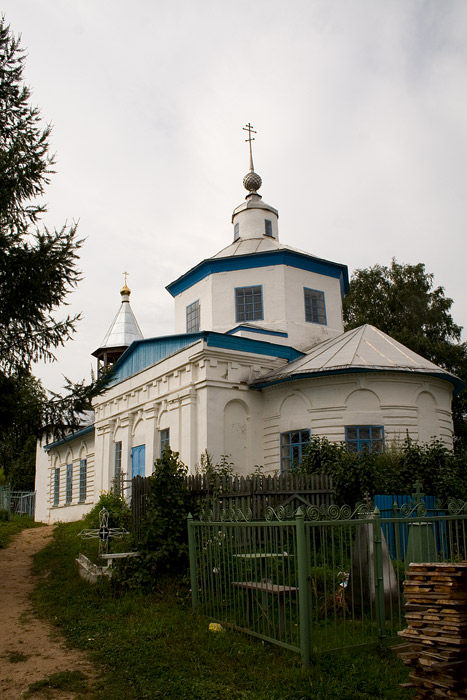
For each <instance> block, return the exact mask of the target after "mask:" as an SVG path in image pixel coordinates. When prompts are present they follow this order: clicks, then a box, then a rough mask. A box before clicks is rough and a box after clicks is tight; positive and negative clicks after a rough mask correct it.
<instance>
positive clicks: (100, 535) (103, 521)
mask: <svg viewBox="0 0 467 700" xmlns="http://www.w3.org/2000/svg"><path fill="white" fill-rule="evenodd" d="M128 534H129V533H128V530H125V528H124V527H109V511H108V510H107V508H102V510H101V511H100V513H99V527H95V528H90V529H88V530H81V532H78V537H82V538H83V540H96V539H99V556H101V554H107V552H108V549H109V540H110V539H114V540H119V539H121V538H122V537H123V536H124V535H128Z"/></svg>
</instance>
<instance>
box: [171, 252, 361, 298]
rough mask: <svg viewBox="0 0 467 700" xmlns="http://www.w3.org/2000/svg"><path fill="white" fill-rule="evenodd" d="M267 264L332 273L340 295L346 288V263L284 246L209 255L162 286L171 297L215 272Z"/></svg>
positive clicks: (347, 278) (347, 281)
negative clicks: (336, 280)
mask: <svg viewBox="0 0 467 700" xmlns="http://www.w3.org/2000/svg"><path fill="white" fill-rule="evenodd" d="M271 265H288V266H289V267H296V268H298V269H300V270H307V271H308V272H316V273H317V274H319V275H326V277H334V278H335V279H338V280H339V281H340V285H341V294H342V296H344V295H345V294H346V293H347V292H348V291H349V272H348V269H347V265H342V264H341V263H335V262H331V261H330V260H323V259H322V258H314V257H312V256H311V255H306V253H298V252H296V251H292V250H287V249H280V250H271V251H268V252H266V253H251V254H250V255H231V256H229V257H227V258H209V259H208V260H203V261H202V262H200V263H199V265H196V267H193V268H192V269H191V270H189V271H188V272H186V273H185V274H184V275H182V276H181V277H179V278H178V279H176V280H175V281H174V282H171V283H170V284H168V285H167V287H166V289H167V291H168V292H169V293H170V294H171V295H172V296H173V297H176V296H178V295H179V294H181V293H182V292H184V291H185V290H187V289H189V288H190V287H192V286H193V285H194V284H196V283H197V282H200V281H201V280H202V279H204V278H205V277H208V276H209V275H213V274H215V273H216V272H232V271H234V270H249V269H252V268H259V267H269V266H271Z"/></svg>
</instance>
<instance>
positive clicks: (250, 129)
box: [243, 122, 256, 170]
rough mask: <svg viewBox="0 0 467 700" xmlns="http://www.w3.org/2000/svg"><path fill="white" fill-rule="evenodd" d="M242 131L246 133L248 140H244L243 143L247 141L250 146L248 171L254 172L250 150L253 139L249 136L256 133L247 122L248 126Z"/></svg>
mask: <svg viewBox="0 0 467 700" xmlns="http://www.w3.org/2000/svg"><path fill="white" fill-rule="evenodd" d="M243 131H248V138H247V139H245V141H248V142H249V144H250V170H254V168H253V152H252V150H251V142H252V141H255V138H254V137H252V136H251V134H256V131H255V130H254V129H253V127H252V125H251V124H250V122H248V124H247V125H246V126H244V127H243Z"/></svg>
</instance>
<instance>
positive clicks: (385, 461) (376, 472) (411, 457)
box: [297, 436, 467, 505]
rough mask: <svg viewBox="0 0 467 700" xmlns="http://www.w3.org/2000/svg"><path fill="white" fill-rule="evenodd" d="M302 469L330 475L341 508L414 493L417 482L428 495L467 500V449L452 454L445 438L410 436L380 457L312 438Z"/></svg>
mask: <svg viewBox="0 0 467 700" xmlns="http://www.w3.org/2000/svg"><path fill="white" fill-rule="evenodd" d="M297 471H298V472H301V473H304V474H330V475H331V476H332V478H333V485H334V490H335V500H336V503H338V504H339V505H342V504H344V503H348V504H349V505H355V503H357V501H361V500H362V499H363V498H364V497H365V494H366V493H369V495H370V496H374V495H375V494H377V493H378V494H394V493H399V494H410V493H412V491H413V484H414V482H415V481H416V480H417V479H418V480H419V481H421V483H422V484H423V489H424V492H425V493H426V494H430V495H433V496H437V497H438V498H441V499H442V500H447V499H448V498H450V497H455V498H462V499H463V500H467V449H466V447H463V446H456V448H455V449H454V450H449V449H447V447H446V446H445V445H444V444H443V443H442V442H441V441H440V440H433V441H432V442H430V443H425V444H421V445H420V444H418V443H416V442H414V441H413V440H411V439H410V438H406V439H405V440H404V442H402V443H393V444H391V445H389V446H388V447H387V448H386V450H385V451H384V452H383V453H382V454H375V453H355V452H348V451H347V448H346V445H345V443H334V442H329V440H328V439H327V438H320V437H316V436H313V437H311V439H310V442H309V444H308V445H307V447H306V449H305V450H304V455H303V458H302V462H301V464H300V466H299V467H298V469H297Z"/></svg>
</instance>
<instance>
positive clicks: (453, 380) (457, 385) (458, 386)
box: [250, 367, 467, 394]
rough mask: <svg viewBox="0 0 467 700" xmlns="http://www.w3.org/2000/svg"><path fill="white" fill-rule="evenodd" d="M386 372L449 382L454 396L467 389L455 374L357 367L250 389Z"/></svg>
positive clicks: (315, 373) (261, 383) (278, 381)
mask: <svg viewBox="0 0 467 700" xmlns="http://www.w3.org/2000/svg"><path fill="white" fill-rule="evenodd" d="M384 372H394V373H399V374H412V375H417V374H419V375H422V376H425V377H435V378H436V379H442V380H443V381H445V382H449V383H450V384H452V385H453V387H454V394H458V393H459V392H460V391H463V389H465V388H466V387H467V384H466V383H465V382H463V381H462V379H459V378H458V377H456V376H455V375H453V374H446V373H445V372H423V371H414V370H411V369H406V370H404V369H400V368H399V369H391V368H390V367H385V368H384V369H378V368H376V367H375V368H374V369H373V368H371V367H368V368H366V367H356V368H354V369H330V370H326V371H324V372H319V371H317V372H303V373H301V374H292V375H290V376H289V377H281V378H280V379H276V380H273V381H270V382H267V381H266V382H258V383H257V384H250V387H251V388H252V389H265V388H266V387H268V386H274V385H275V384H284V383H285V382H294V381H296V380H298V379H315V378H319V377H329V376H333V375H339V374H370V373H372V374H374V373H379V374H382V373H384Z"/></svg>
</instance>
